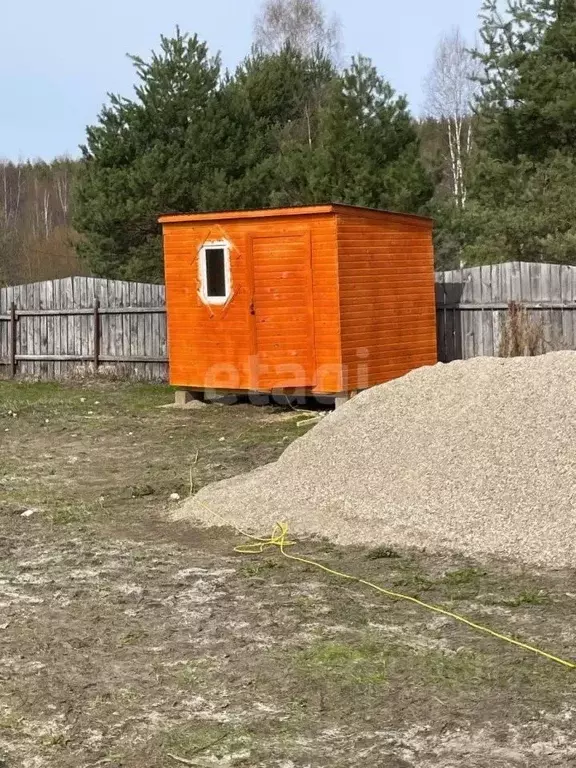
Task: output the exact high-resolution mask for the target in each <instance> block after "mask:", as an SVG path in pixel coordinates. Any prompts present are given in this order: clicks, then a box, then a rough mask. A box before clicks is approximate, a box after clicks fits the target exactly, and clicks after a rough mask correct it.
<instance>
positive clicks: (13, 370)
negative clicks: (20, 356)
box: [10, 302, 16, 378]
mask: <svg viewBox="0 0 576 768" xmlns="http://www.w3.org/2000/svg"><path fill="white" fill-rule="evenodd" d="M10 374H11V376H12V378H15V376H16V304H15V303H14V302H12V304H10Z"/></svg>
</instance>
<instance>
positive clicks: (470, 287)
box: [436, 262, 576, 362]
mask: <svg viewBox="0 0 576 768" xmlns="http://www.w3.org/2000/svg"><path fill="white" fill-rule="evenodd" d="M512 301H515V302H519V303H521V304H522V305H524V306H525V307H526V309H527V311H528V312H529V315H530V317H531V318H532V319H533V320H534V321H536V322H538V323H539V324H541V325H542V329H543V333H544V347H545V350H546V351H552V350H556V349H576V266H564V265H558V264H539V263H524V262H509V263H505V264H492V265H488V266H482V267H470V268H464V269H459V270H449V271H447V272H439V273H437V275H436V302H437V308H436V309H437V311H436V316H437V318H438V353H439V359H440V360H442V361H444V362H449V361H450V360H457V359H467V358H470V357H476V356H478V355H492V356H498V355H499V353H500V346H501V342H502V331H503V328H504V325H505V323H506V319H507V316H508V306H509V304H510V302H512Z"/></svg>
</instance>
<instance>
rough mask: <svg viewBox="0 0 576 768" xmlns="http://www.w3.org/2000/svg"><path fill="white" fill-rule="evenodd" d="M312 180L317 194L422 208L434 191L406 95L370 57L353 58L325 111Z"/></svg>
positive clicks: (358, 202) (325, 197) (354, 201)
mask: <svg viewBox="0 0 576 768" xmlns="http://www.w3.org/2000/svg"><path fill="white" fill-rule="evenodd" d="M319 142H320V150H319V152H318V153H317V160H316V164H315V167H314V169H313V179H312V181H311V185H312V188H313V192H314V196H315V197H316V198H317V199H323V200H332V201H339V202H344V203H349V204H355V205H365V206H370V207H375V208H391V209H398V210H405V211H413V212H416V211H419V210H421V208H422V206H423V205H424V204H425V203H426V202H427V201H428V200H429V199H430V197H431V195H432V191H433V190H432V184H431V179H430V177H429V175H428V174H427V172H426V170H425V169H424V166H423V164H422V162H421V160H420V142H419V138H418V132H417V129H416V126H415V124H414V121H413V120H412V118H411V116H410V113H409V111H408V107H407V103H406V100H405V99H404V98H403V97H401V96H397V95H396V94H395V92H394V90H393V89H392V87H391V85H390V84H389V83H388V82H387V81H386V80H385V79H384V78H383V77H381V76H380V75H379V74H378V72H377V70H376V68H375V67H374V66H373V64H372V62H371V61H370V59H368V58H365V57H363V56H360V57H358V58H355V59H353V61H352V64H351V66H350V67H349V68H348V69H346V70H344V72H343V73H342V75H341V77H340V78H338V79H337V80H336V81H335V82H334V83H333V84H332V88H331V95H330V99H329V102H328V104H327V105H326V107H325V108H324V109H323V111H322V113H321V116H320V128H319Z"/></svg>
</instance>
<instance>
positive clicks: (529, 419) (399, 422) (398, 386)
mask: <svg viewBox="0 0 576 768" xmlns="http://www.w3.org/2000/svg"><path fill="white" fill-rule="evenodd" d="M206 506H208V507H209V508H210V509H213V510H215V511H216V512H218V513H219V514H220V515H222V516H224V517H225V518H227V519H228V520H230V521H231V522H232V523H234V524H236V525H239V526H241V527H242V528H244V529H246V530H249V531H250V532H254V533H257V534H260V535H267V534H268V532H269V531H271V529H272V526H273V524H274V522H275V521H277V520H282V521H286V522H288V523H289V524H290V531H291V532H292V534H293V535H296V536H301V537H302V536H307V535H308V536H309V535H317V536H323V537H327V538H329V539H331V540H333V541H334V542H337V543H339V544H367V545H370V546H376V545H388V546H395V547H424V548H427V549H429V550H437V551H441V550H445V549H452V550H457V551H459V552H462V553H464V554H468V555H483V554H495V555H501V556H507V557H513V558H518V559H521V560H524V561H525V562H531V563H536V564H540V565H545V566H547V567H563V566H576V353H575V352H557V353H552V354H549V355H544V356H542V357H536V358H515V359H506V360H503V359H496V358H477V359H474V360H469V361H466V362H456V363H451V364H450V365H438V366H435V367H432V368H422V369H420V370H417V371H414V372H413V373H410V374H409V375H408V376H405V377H404V378H402V379H399V380H397V381H393V382H390V383H388V384H384V385H382V386H380V387H375V388H374V389H371V390H369V391H366V392H364V393H362V394H361V395H359V396H358V397H356V398H354V400H352V401H351V402H350V403H348V404H347V405H345V406H343V407H342V408H340V409H338V410H337V411H336V412H335V413H334V414H331V415H330V416H328V417H327V418H325V419H324V420H323V421H321V422H320V424H319V425H318V426H317V427H315V428H314V429H313V430H312V431H311V432H309V433H308V434H307V435H306V436H304V437H303V438H301V439H300V440H298V441H296V442H295V443H294V444H292V445H291V446H290V447H289V448H288V449H287V450H286V451H285V453H284V454H283V456H282V457H281V458H280V460H279V461H277V462H276V463H275V464H271V465H269V466H266V467H262V468H260V469H258V470H256V471H255V472H251V473H249V474H247V475H242V476H239V477H236V478H233V479H231V480H225V481H223V482H220V483H215V484H213V485H210V486H208V487H206V488H204V489H203V490H202V491H201V492H200V493H199V494H198V495H197V496H196V497H194V498H193V499H191V500H190V501H189V502H188V503H187V504H186V505H185V506H184V507H183V508H182V509H181V510H180V512H179V513H178V514H179V516H180V517H181V518H190V519H194V520H198V521H200V522H202V523H205V524H210V525H214V524H216V525H218V524H220V523H221V521H220V520H219V519H217V518H215V517H213V516H212V515H211V514H210V512H209V511H208V510H207V509H206Z"/></svg>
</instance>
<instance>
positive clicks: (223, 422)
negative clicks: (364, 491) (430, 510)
mask: <svg viewBox="0 0 576 768" xmlns="http://www.w3.org/2000/svg"><path fill="white" fill-rule="evenodd" d="M171 400H172V395H171V392H170V390H169V389H168V388H166V387H153V386H140V385H133V386H120V385H110V384H108V385H91V386H84V387H60V386H55V385H47V384H14V383H0V766H2V768H16V767H18V768H20V767H21V766H22V767H23V768H48V767H49V768H72V767H74V768H89V767H91V768H95V767H96V766H107V767H108V766H109V767H111V768H120V767H122V768H165V767H168V768H169V767H170V766H174V768H177V766H178V765H182V764H190V765H194V766H200V767H201V768H202V767H204V766H222V767H227V766H250V767H254V768H257V767H258V766H274V767H275V768H307V767H310V768H344V767H346V768H348V767H350V768H352V767H354V768H357V767H358V766H363V767H364V768H416V767H418V768H457V767H458V768H459V767H460V766H466V768H480V767H482V768H499V767H502V768H504V767H506V768H510V767H515V766H526V767H532V766H534V767H536V766H538V768H540V767H542V766H570V765H575V766H576V699H575V694H576V677H575V675H576V671H570V670H568V669H565V668H563V667H561V666H559V665H555V664H553V663H552V662H548V661H546V660H544V659H541V658H538V657H536V656H533V655H530V654H528V653H525V652H523V651H521V650H519V649H516V648H513V647H511V646H508V645H505V644H503V643H502V642H500V641H498V640H495V639H492V638H490V637H488V636H484V635H480V634H477V633H475V632H473V631H471V630H469V629H467V628H465V627H464V626H462V625H457V624H455V623H454V622H453V621H451V620H449V619H445V618H444V617H441V616H438V615H434V614H432V613H429V612H426V611H424V610H423V609H421V608H419V607H417V606H415V605H411V604H409V603H406V602H402V601H391V600H387V599H386V598H384V597H383V596H382V595H378V594H377V593H376V592H371V591H369V590H368V589H366V588H364V587H362V586H360V585H357V584H354V583H349V582H339V581H337V580H336V579H335V578H333V577H331V576H329V575H327V574H323V573H321V572H319V571H317V570H315V569H313V568H311V567H307V566H301V565H298V564H296V563H290V562H288V561H286V560H283V559H281V558H280V556H279V555H278V554H277V553H274V552H270V553H266V554H264V555H262V556H242V555H238V554H235V553H234V552H233V548H234V546H235V545H237V544H238V543H241V539H239V538H238V536H237V535H236V534H235V533H234V532H233V531H222V530H219V531H206V530H199V529H195V528H194V527H193V526H191V525H188V524H174V523H170V522H168V512H169V510H170V508H171V506H172V505H174V504H175V503H177V502H174V501H171V500H170V496H171V494H173V493H178V494H179V495H180V496H181V497H182V498H185V497H186V496H188V495H189V494H190V493H193V492H195V491H196V490H197V489H198V488H199V487H200V486H201V485H202V484H204V483H206V482H208V481H210V480H212V479H215V478H222V477H225V476H228V475H232V474H235V473H238V472H242V471H244V470H247V469H250V468H252V467H255V466H257V465H259V464H262V463H264V462H268V461H271V460H274V459H275V458H276V457H277V456H278V455H279V454H280V452H281V451H282V450H283V448H284V447H285V446H286V445H287V444H288V442H289V441H291V440H293V439H294V438H296V437H297V436H298V435H299V434H302V432H303V428H302V427H298V426H297V422H298V421H300V420H302V419H303V418H305V417H303V416H302V415H301V414H300V415H299V414H295V413H294V412H292V411H290V410H282V409H280V408H276V409H273V408H256V407H253V406H248V405H237V406H222V405H212V406H208V407H206V408H203V409H200V410H190V411H176V410H173V409H164V408H160V406H161V405H163V404H166V403H169V402H171ZM304 429H305V428H304ZM263 533H266V532H263ZM297 551H298V552H299V553H302V554H305V555H307V556H309V557H314V558H316V559H318V560H319V561H321V562H322V563H324V564H326V565H329V566H332V567H336V568H338V569H340V570H344V571H348V572H350V573H354V574H357V575H358V576H361V577H363V578H366V579H369V580H373V581H376V582H378V583H380V584H382V585H384V586H389V587H392V588H394V589H396V590H400V591H403V592H406V593H408V594H410V595H413V596H420V597H422V598H423V599H424V600H426V601H429V602H434V603H441V604H443V605H445V606H447V607H449V608H451V609H452V610H455V611H457V612H461V613H464V614H466V615H467V616H469V617H470V618H472V619H474V620H476V621H479V622H483V623H487V624H489V625H490V626H491V627H493V628H494V629H496V630H499V631H505V632H509V633H512V634H513V635H514V636H515V637H518V638H521V639H524V640H526V641H528V642H533V643H537V644H538V645H540V646H542V647H544V648H545V649H547V650H549V651H551V652H553V653H556V654H558V655H560V656H564V657H567V658H570V657H572V656H576V653H575V652H574V638H575V636H576V635H575V633H576V612H575V607H576V582H575V580H574V576H575V574H574V573H572V572H565V571H564V572H562V571H549V572H536V571H528V570H525V569H523V568H522V567H520V566H518V565H514V564H510V563H508V564H506V563H501V562H493V561H492V562H481V563H478V562H471V561H469V560H462V559H459V558H457V557H445V558H442V557H437V556H436V557H433V556H431V555H427V554H426V553H425V552H414V551H411V552H395V551H391V550H387V549H386V548H381V549H379V550H374V551H365V550H360V549H348V550H342V549H337V548H335V547H333V546H331V545H330V544H329V543H323V542H316V543H313V542H304V543H300V544H299V545H298V547H297ZM176 758H178V759H176ZM182 760H184V761H188V762H187V763H182V762H181V761H182Z"/></svg>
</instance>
